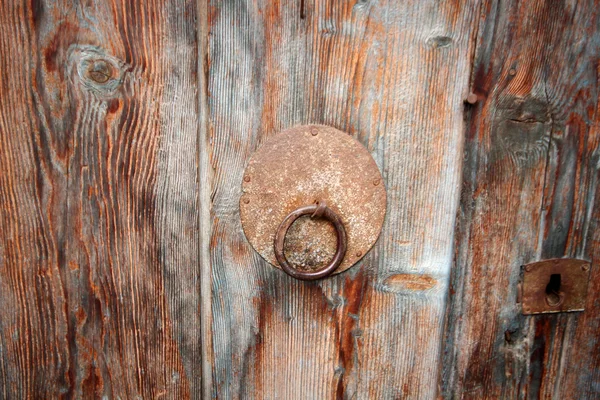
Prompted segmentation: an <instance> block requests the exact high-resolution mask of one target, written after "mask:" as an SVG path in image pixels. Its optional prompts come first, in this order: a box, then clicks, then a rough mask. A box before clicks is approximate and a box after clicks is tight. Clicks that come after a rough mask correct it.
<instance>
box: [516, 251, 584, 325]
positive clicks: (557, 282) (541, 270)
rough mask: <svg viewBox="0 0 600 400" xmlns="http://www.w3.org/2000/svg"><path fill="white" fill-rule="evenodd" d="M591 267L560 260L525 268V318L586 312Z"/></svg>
mask: <svg viewBox="0 0 600 400" xmlns="http://www.w3.org/2000/svg"><path fill="white" fill-rule="evenodd" d="M589 276H590V263H589V261H585V260H577V259H573V258H557V259H550V260H544V261H539V262H535V263H531V264H527V265H524V266H523V269H522V279H521V284H520V292H521V293H520V299H521V303H522V308H523V314H525V315H530V314H547V313H557V312H572V311H583V310H584V309H585V300H586V296H587V288H588V280H589Z"/></svg>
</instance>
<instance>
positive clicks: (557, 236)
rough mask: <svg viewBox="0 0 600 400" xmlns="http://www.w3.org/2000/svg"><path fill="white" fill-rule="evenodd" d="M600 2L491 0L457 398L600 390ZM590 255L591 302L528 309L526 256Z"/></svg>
mask: <svg viewBox="0 0 600 400" xmlns="http://www.w3.org/2000/svg"><path fill="white" fill-rule="evenodd" d="M598 9H599V4H598V2H597V1H583V2H569V1H564V2H545V1H531V2H518V1H508V2H496V1H486V2H484V3H483V12H482V22H481V25H480V27H481V29H480V33H479V35H478V49H477V55H476V60H475V68H474V74H473V81H472V87H473V91H474V92H475V93H476V94H477V96H478V98H479V102H478V103H477V104H476V105H475V107H474V108H473V109H472V110H471V111H470V112H469V114H468V118H467V120H468V126H467V135H466V145H465V167H464V170H463V189H462V190H463V195H462V200H461V207H460V213H459V217H458V225H457V235H456V241H457V248H456V252H455V261H454V266H453V273H452V281H451V290H450V293H451V297H450V301H449V312H448V316H447V321H448V326H447V331H446V340H445V360H444V366H445V368H444V371H443V374H442V381H441V385H442V394H443V395H444V396H445V397H448V398H463V397H464V398H557V399H558V398H577V399H580V398H581V399H583V398H596V397H598V396H600V374H599V373H598V365H599V364H598V360H599V357H600V351H599V349H598V346H599V344H600V341H599V337H598V327H599V325H600V313H599V312H598V308H599V306H600V304H599V302H600V291H599V286H598V277H599V275H598V274H599V272H598V265H596V264H597V260H598V249H597V243H598V235H599V230H598V229H599V227H598V222H599V221H598V209H600V203H599V201H598V199H599V197H598V196H597V191H598V159H599V148H598V145H599V136H598V128H597V126H598V111H597V110H598V89H599V87H598V69H597V68H598V61H599V55H600V51H599V50H600V36H599V32H598V27H599V22H600V21H599V19H598ZM554 257H576V258H585V259H589V260H591V261H592V263H593V267H592V268H593V271H592V283H591V286H590V291H589V294H588V304H587V310H586V311H585V312H584V313H574V314H560V315H557V314H554V315H545V316H535V317H530V316H527V317H526V316H523V315H521V312H520V307H519V306H518V305H517V303H516V296H517V282H518V278H519V270H520V266H521V265H522V264H524V263H528V262H532V261H536V260H540V259H546V258H554Z"/></svg>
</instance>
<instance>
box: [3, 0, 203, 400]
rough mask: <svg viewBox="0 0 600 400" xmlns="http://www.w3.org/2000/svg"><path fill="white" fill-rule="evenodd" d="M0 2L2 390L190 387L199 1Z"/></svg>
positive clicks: (165, 392)
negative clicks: (0, 75)
mask: <svg viewBox="0 0 600 400" xmlns="http://www.w3.org/2000/svg"><path fill="white" fill-rule="evenodd" d="M0 8H1V10H0V30H1V38H2V39H1V41H0V43H1V44H0V63H1V65H2V70H3V74H2V79H1V81H0V85H1V86H0V97H1V101H0V143H1V147H0V168H1V171H2V173H1V174H0V202H1V203H0V210H2V211H0V212H1V216H2V218H1V219H0V224H1V225H0V289H1V292H2V296H0V359H1V361H0V365H1V367H0V386H1V389H0V397H2V398H6V399H9V398H10V399H12V398H25V397H27V398H34V397H35V398H57V397H63V396H64V397H68V398H98V397H102V396H106V398H157V397H161V396H164V397H171V398H185V397H190V396H192V395H194V394H196V393H199V391H200V387H201V384H200V377H201V376H200V368H199V365H200V336H199V333H200V330H199V325H200V318H199V306H200V304H199V281H198V276H199V272H200V271H199V263H198V251H199V248H198V244H199V237H198V223H199V221H198V213H197V211H196V210H197V208H198V198H197V196H198V195H197V193H198V185H199V182H198V173H197V156H198V152H197V137H198V121H197V119H198V103H197V92H196V87H197V74H196V70H197V46H196V30H197V27H196V11H197V10H196V5H195V4H190V5H184V4H179V3H178V2H176V1H156V2H145V1H143V2H142V1H126V2H91V3H88V2H72V1H34V2H31V3H30V2H24V1H14V2H13V1H9V2H2V3H1V5H0Z"/></svg>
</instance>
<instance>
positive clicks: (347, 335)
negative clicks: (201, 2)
mask: <svg viewBox="0 0 600 400" xmlns="http://www.w3.org/2000/svg"><path fill="white" fill-rule="evenodd" d="M477 17H478V14H477V4H476V2H462V3H458V2H452V3H446V2H436V1H419V2H417V1H410V2H398V1H351V2H347V1H304V2H300V1H281V2H278V1H253V2H251V1H244V2H217V1H211V2H210V8H209V12H208V15H207V20H208V28H207V29H208V38H209V39H208V48H207V59H208V64H207V69H206V71H207V74H208V88H207V91H208V106H209V116H210V143H208V145H207V146H206V147H205V148H203V153H204V159H205V160H206V162H207V163H208V162H210V167H208V166H207V167H206V168H205V170H206V171H210V172H211V173H212V179H211V180H210V185H211V186H210V195H211V197H210V200H211V203H210V204H206V203H204V204H203V206H204V207H210V210H211V212H212V215H211V217H212V229H211V233H210V235H209V236H208V237H206V238H205V241H206V243H207V245H206V247H207V248H208V247H209V246H210V250H209V251H210V263H209V264H204V265H203V271H204V272H203V281H204V282H210V283H209V288H210V293H211V297H208V296H205V297H203V299H202V301H203V302H204V304H205V307H204V310H206V312H207V313H209V314H206V315H204V316H203V317H204V321H205V326H206V327H207V328H206V330H205V331H204V336H203V337H204V342H205V343H206V344H207V353H206V357H205V371H206V373H205V374H204V377H205V379H210V380H211V381H210V382H209V381H206V386H205V387H206V388H207V390H206V392H205V397H207V398H208V397H210V396H213V397H218V398H268V399H276V398H281V399H298V398H310V399H331V398H340V399H342V398H348V399H350V398H356V399H367V398H369V399H383V398H408V397H410V398H434V397H435V396H436V393H437V377H438V371H439V367H440V362H441V353H440V351H441V347H440V342H441V336H442V328H443V315H444V311H445V308H446V305H445V300H446V290H447V282H448V275H449V272H450V264H451V258H452V252H451V249H452V236H453V231H454V219H455V212H456V207H457V204H458V195H459V192H458V188H459V177H460V165H461V163H462V152H461V149H462V135H463V132H464V124H463V99H464V98H465V97H466V96H467V94H468V78H469V74H470V63H471V57H472V50H473V49H472V47H471V46H472V44H473V41H472V40H471V39H472V33H473V32H474V29H473V28H474V25H475V24H476V21H477ZM308 123H320V124H324V125H330V126H333V127H335V128H337V129H340V130H342V131H345V132H347V133H348V134H350V135H353V136H354V137H356V138H357V139H358V140H359V141H360V142H361V143H362V144H363V145H365V146H366V147H367V149H368V150H369V151H370V152H371V154H372V155H373V156H374V158H375V160H376V161H377V163H378V165H379V167H380V169H381V170H382V172H383V176H384V181H385V184H386V185H387V189H388V214H387V221H386V223H385V224H384V228H383V231H382V235H381V238H380V240H379V242H378V244H377V245H376V247H375V248H374V250H372V251H371V252H370V253H369V254H368V255H367V256H366V257H365V258H364V259H363V261H361V262H360V263H359V264H358V265H357V266H355V267H353V268H351V269H350V270H348V271H347V272H344V273H342V274H339V275H337V276H335V277H331V278H328V279H326V280H323V281H320V282H314V283H307V282H301V281H297V280H294V279H292V278H290V277H288V276H287V275H285V274H284V273H283V272H281V271H280V270H278V269H275V268H274V267H272V266H270V265H269V264H267V263H266V262H265V261H264V260H263V259H262V258H261V257H260V256H259V255H258V254H256V253H255V252H254V250H253V249H252V247H251V246H250V244H249V243H248V242H247V240H246V238H245V237H244V234H243V231H242V226H241V223H240V217H239V207H238V201H239V198H240V195H241V184H242V179H243V172H244V168H245V166H246V163H247V162H248V160H249V158H250V156H251V154H252V152H253V151H254V150H255V149H256V148H257V147H258V146H259V145H260V144H261V143H262V142H263V141H264V140H266V139H267V138H269V137H271V136H272V135H275V134H276V133H277V132H279V131H281V130H283V129H285V128H288V127H291V126H294V125H297V124H308ZM207 165H208V164H207ZM207 292H208V290H206V291H205V292H204V293H207Z"/></svg>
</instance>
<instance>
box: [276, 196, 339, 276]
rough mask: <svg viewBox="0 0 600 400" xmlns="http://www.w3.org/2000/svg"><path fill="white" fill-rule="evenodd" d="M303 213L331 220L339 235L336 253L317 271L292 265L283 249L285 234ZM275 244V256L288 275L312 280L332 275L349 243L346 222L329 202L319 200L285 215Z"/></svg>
mask: <svg viewBox="0 0 600 400" xmlns="http://www.w3.org/2000/svg"><path fill="white" fill-rule="evenodd" d="M303 215H310V216H311V218H315V217H316V218H324V219H326V220H328V221H329V222H331V223H332V224H333V226H334V227H335V232H336V236H337V249H336V251H335V254H334V256H333V258H332V259H331V261H330V262H329V264H327V265H326V266H325V267H323V268H321V269H318V270H316V271H301V270H298V269H296V268H294V267H292V266H291V265H290V263H289V262H288V260H287V258H286V256H285V252H284V250H283V246H284V243H285V236H286V234H287V231H288V229H289V228H290V226H291V225H292V224H293V223H294V221H296V220H297V219H298V218H300V217H302V216H303ZM273 246H274V250H275V257H276V258H277V261H278V262H279V265H280V266H281V268H282V269H283V270H284V271H285V272H286V273H287V274H288V275H290V276H291V277H293V278H296V279H301V280H305V281H312V280H315V279H320V278H324V277H326V276H328V275H330V274H331V273H332V272H333V271H335V270H336V269H337V268H338V267H339V266H340V264H341V263H342V260H343V259H344V256H345V255H346V248H347V247H348V244H347V241H346V230H345V229H344V223H343V222H342V219H341V218H340V217H339V216H338V215H337V214H336V213H335V212H334V211H333V210H332V209H331V208H329V207H327V204H326V203H325V202H324V201H319V202H317V203H316V204H312V205H310V206H304V207H300V208H298V209H296V210H294V211H292V212H291V213H290V214H288V216H287V217H285V219H284V220H283V222H281V225H279V228H278V229H277V233H276V234H275V241H274V243H273Z"/></svg>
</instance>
